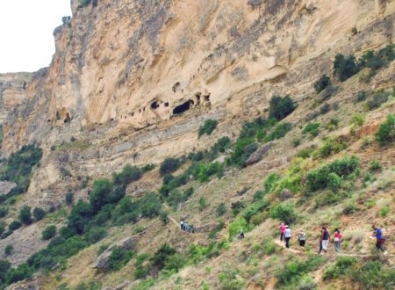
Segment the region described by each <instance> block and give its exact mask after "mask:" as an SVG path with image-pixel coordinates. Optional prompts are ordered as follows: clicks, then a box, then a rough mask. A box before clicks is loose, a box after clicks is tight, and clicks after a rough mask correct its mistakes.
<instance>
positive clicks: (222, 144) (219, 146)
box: [214, 137, 231, 152]
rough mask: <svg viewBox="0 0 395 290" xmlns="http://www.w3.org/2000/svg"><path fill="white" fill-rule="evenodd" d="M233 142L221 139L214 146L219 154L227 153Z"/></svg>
mask: <svg viewBox="0 0 395 290" xmlns="http://www.w3.org/2000/svg"><path fill="white" fill-rule="evenodd" d="M230 144H231V141H230V139H229V137H221V138H219V139H218V141H217V143H215V144H214V148H215V149H216V150H218V151H219V152H225V150H226V149H227V148H229V147H230Z"/></svg>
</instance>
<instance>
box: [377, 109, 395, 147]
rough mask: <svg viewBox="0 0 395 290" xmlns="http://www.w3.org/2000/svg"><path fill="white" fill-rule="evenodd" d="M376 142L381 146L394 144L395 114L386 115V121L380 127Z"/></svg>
mask: <svg viewBox="0 0 395 290" xmlns="http://www.w3.org/2000/svg"><path fill="white" fill-rule="evenodd" d="M376 140H377V141H378V142H379V143H380V145H382V146H384V145H388V144H391V143H393V142H395V114H391V115H388V117H387V120H386V121H385V122H384V123H383V124H381V125H380V128H379V130H378V131H377V133H376Z"/></svg>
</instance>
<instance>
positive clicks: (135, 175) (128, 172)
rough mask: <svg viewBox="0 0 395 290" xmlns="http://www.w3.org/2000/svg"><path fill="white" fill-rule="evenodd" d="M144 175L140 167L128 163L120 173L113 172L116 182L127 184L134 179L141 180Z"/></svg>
mask: <svg viewBox="0 0 395 290" xmlns="http://www.w3.org/2000/svg"><path fill="white" fill-rule="evenodd" d="M142 175H143V172H142V170H141V169H140V168H138V167H136V166H131V165H130V164H127V165H125V167H124V168H123V169H122V171H121V172H120V173H113V175H112V178H113V182H114V184H118V185H124V186H126V185H128V184H129V183H131V182H133V181H136V180H139V179H140V178H141V176H142Z"/></svg>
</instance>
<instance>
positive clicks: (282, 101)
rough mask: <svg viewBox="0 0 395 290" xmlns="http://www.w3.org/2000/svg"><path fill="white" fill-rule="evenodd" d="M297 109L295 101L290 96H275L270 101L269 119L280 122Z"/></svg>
mask: <svg viewBox="0 0 395 290" xmlns="http://www.w3.org/2000/svg"><path fill="white" fill-rule="evenodd" d="M295 107H296V106H295V103H294V101H292V99H291V98H290V97H289V96H285V97H280V96H273V97H272V98H271V100H270V106H269V118H274V119H276V120H277V121H280V120H282V119H284V118H285V117H286V116H288V115H289V114H291V113H292V112H293V111H294V110H295Z"/></svg>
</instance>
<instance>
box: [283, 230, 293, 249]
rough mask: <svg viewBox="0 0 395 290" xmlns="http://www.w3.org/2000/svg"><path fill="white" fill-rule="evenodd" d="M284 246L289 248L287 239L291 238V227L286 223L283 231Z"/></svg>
mask: <svg viewBox="0 0 395 290" xmlns="http://www.w3.org/2000/svg"><path fill="white" fill-rule="evenodd" d="M284 238H285V247H286V248H287V249H289V240H290V239H291V229H290V228H289V227H288V226H287V225H286V226H285V231H284Z"/></svg>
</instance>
